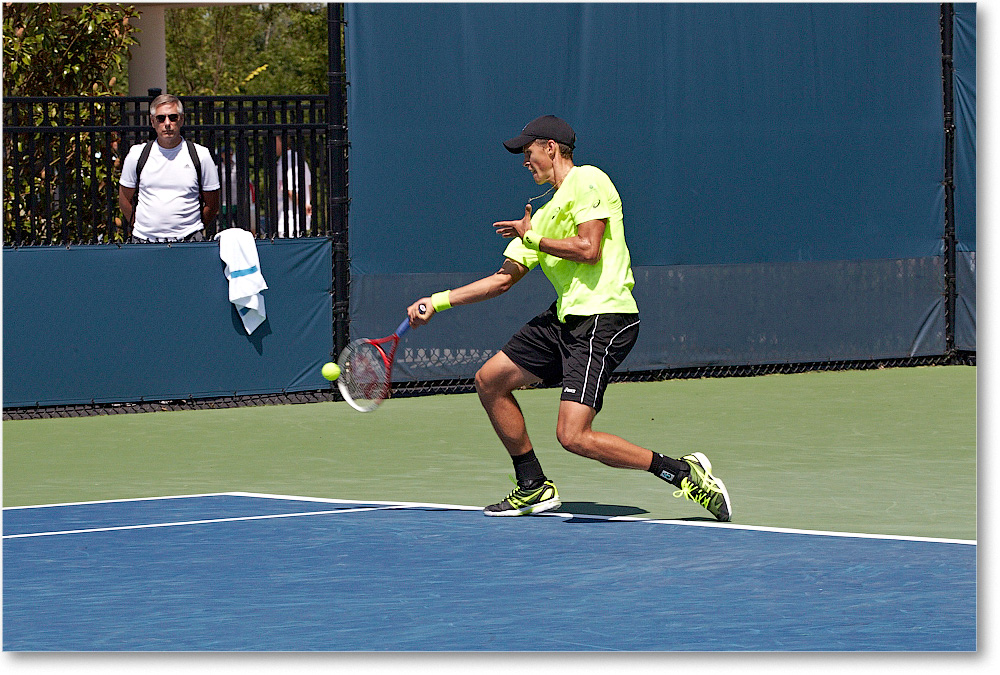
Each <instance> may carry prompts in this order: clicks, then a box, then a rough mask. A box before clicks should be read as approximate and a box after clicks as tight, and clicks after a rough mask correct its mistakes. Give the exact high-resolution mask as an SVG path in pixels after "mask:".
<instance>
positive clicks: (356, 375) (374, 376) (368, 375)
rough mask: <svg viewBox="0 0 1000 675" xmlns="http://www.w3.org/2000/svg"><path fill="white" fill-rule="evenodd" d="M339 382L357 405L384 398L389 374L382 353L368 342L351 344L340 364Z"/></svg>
mask: <svg viewBox="0 0 1000 675" xmlns="http://www.w3.org/2000/svg"><path fill="white" fill-rule="evenodd" d="M340 377H341V381H342V384H343V385H344V387H346V389H347V393H348V394H349V395H350V397H351V398H352V399H353V400H354V401H355V402H357V403H359V404H365V403H369V402H377V401H380V400H381V399H383V398H385V389H386V387H387V386H388V385H389V372H388V370H387V369H386V366H385V358H384V357H383V355H382V351H381V350H380V349H379V348H378V347H376V346H374V345H372V344H371V343H369V342H363V343H360V344H352V345H350V346H349V347H348V350H347V354H346V357H345V358H344V359H343V363H342V364H341V375H340Z"/></svg>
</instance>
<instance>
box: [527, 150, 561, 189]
mask: <svg viewBox="0 0 1000 675" xmlns="http://www.w3.org/2000/svg"><path fill="white" fill-rule="evenodd" d="M550 146H555V143H554V142H553V141H546V142H545V143H544V144H543V143H540V142H535V143H530V144H529V145H526V146H524V166H525V168H527V169H528V171H530V172H531V177H532V178H534V179H535V182H536V183H537V184H538V185H541V184H542V183H551V182H552V181H553V178H554V176H555V172H554V171H553V170H552V159H553V155H552V147H550Z"/></svg>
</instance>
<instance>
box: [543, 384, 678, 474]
mask: <svg viewBox="0 0 1000 675" xmlns="http://www.w3.org/2000/svg"><path fill="white" fill-rule="evenodd" d="M596 416H597V411H596V410H595V409H594V408H591V407H590V406H589V405H584V404H582V403H578V402H576V401H566V400H563V401H561V402H560V403H559V421H558V422H557V423H556V438H557V439H558V440H559V443H560V444H561V445H562V446H563V447H564V448H566V449H567V450H569V451H570V452H572V453H574V454H577V455H580V456H582V457H587V458H589V459H593V460H596V461H598V462H600V463H602V464H606V465H608V466H612V467H615V468H618V469H639V470H641V471H647V470H649V467H650V465H651V464H652V462H653V452H652V451H651V450H647V449H646V448H643V447H640V446H638V445H636V444H634V443H630V442H629V441H626V440H625V439H624V438H621V437H619V436H615V435H614V434H608V433H604V432H601V431H595V430H594V428H593V423H594V418H595V417H596ZM674 461H676V460H674ZM676 468H677V469H678V471H680V470H682V469H686V468H687V465H686V464H684V462H679V463H678V464H677V467H676Z"/></svg>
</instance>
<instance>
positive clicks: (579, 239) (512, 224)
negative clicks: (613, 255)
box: [493, 204, 608, 265]
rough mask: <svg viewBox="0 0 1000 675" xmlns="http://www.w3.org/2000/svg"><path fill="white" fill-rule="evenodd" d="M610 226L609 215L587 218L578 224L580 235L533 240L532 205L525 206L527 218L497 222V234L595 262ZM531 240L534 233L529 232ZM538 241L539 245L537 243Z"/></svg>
mask: <svg viewBox="0 0 1000 675" xmlns="http://www.w3.org/2000/svg"><path fill="white" fill-rule="evenodd" d="M607 226H608V221H607V219H606V218H602V219H595V220H587V221H584V222H582V223H580V224H579V225H577V226H576V235H574V236H572V237H566V238H565V239H551V238H549V237H541V238H538V239H534V241H533V242H532V243H529V240H528V239H525V235H526V234H528V233H529V232H531V204H528V205H527V206H525V207H524V217H523V218H521V219H520V220H503V221H500V222H498V223H493V227H494V228H495V229H496V231H497V233H498V234H499V235H500V236H502V237H504V238H506V239H513V238H514V237H520V238H521V239H524V240H525V244H526V245H528V246H529V247H530V248H537V250H539V251H541V252H542V253H547V254H549V255H553V256H555V257H557V258H562V259H563V260H569V261H571V262H577V263H584V264H587V265H594V264H596V263H598V262H599V261H600V260H601V244H602V243H603V241H604V230H605V228H607ZM528 237H529V239H530V238H531V235H528ZM534 244H537V246H535V245H534Z"/></svg>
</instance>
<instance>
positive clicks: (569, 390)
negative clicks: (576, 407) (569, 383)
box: [563, 387, 576, 394]
mask: <svg viewBox="0 0 1000 675" xmlns="http://www.w3.org/2000/svg"><path fill="white" fill-rule="evenodd" d="M563 393H564V394H575V393H576V389H573V388H572V387H566V388H565V389H563Z"/></svg>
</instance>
